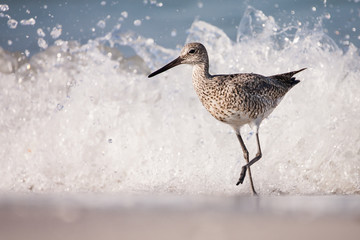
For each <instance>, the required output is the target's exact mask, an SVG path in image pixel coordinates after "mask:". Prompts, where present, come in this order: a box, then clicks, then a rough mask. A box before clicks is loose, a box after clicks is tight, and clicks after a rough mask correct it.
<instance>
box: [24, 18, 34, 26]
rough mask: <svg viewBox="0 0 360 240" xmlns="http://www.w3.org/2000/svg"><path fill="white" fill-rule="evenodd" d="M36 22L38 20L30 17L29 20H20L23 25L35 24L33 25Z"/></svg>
mask: <svg viewBox="0 0 360 240" xmlns="http://www.w3.org/2000/svg"><path fill="white" fill-rule="evenodd" d="M35 23H36V21H35V19H34V18H29V19H27V20H26V19H23V20H21V21H20V24H21V25H23V26H28V25H30V26H33V25H35Z"/></svg>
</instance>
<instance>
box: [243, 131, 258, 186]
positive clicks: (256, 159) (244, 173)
mask: <svg viewBox="0 0 360 240" xmlns="http://www.w3.org/2000/svg"><path fill="white" fill-rule="evenodd" d="M256 142H257V146H258V152H257V154H256V156H255V157H254V158H253V159H252V160H251V161H250V162H248V163H247V164H246V165H244V166H243V167H242V169H241V174H240V179H239V182H240V183H243V181H244V178H245V175H246V169H249V167H250V166H251V165H253V164H254V163H256V162H257V161H259V159H260V158H261V157H262V153H261V147H260V140H259V132H258V130H257V131H256ZM249 175H250V172H249Z"/></svg>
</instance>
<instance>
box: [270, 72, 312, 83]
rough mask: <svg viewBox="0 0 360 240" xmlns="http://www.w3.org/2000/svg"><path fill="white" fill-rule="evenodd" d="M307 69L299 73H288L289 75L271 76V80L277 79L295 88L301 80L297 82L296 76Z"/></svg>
mask: <svg viewBox="0 0 360 240" xmlns="http://www.w3.org/2000/svg"><path fill="white" fill-rule="evenodd" d="M305 69H306V68H302V69H300V70H297V71H292V72H287V73H281V74H277V75H273V76H270V78H273V79H276V80H278V81H281V82H284V83H287V84H290V85H291V86H294V85H296V84H298V83H299V82H300V80H297V79H296V78H295V77H292V76H294V75H295V74H297V73H299V72H301V71H304V70H305Z"/></svg>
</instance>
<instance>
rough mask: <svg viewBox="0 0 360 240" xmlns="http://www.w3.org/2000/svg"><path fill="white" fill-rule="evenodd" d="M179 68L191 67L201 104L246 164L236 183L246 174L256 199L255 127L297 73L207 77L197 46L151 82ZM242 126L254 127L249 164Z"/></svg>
mask: <svg viewBox="0 0 360 240" xmlns="http://www.w3.org/2000/svg"><path fill="white" fill-rule="evenodd" d="M179 64H190V65H193V73H192V80H193V85H194V88H195V91H196V93H197V95H198V96H199V99H200V101H201V103H202V104H203V105H204V106H205V108H206V109H207V110H208V111H209V112H210V114H211V115H212V116H213V117H215V118H216V119H217V120H219V121H221V122H224V123H227V124H229V125H230V126H231V127H232V128H233V129H234V130H235V133H236V136H237V138H238V140H239V142H240V146H241V148H242V151H243V154H244V158H245V160H246V164H245V165H244V166H243V167H242V169H241V173H240V178H239V181H238V182H237V184H236V185H239V184H240V183H241V184H242V183H243V181H244V178H245V175H246V171H248V172H249V179H250V185H251V189H252V192H253V194H255V195H256V191H255V188H254V183H253V180H252V177H251V171H250V166H251V165H253V164H254V163H255V162H257V161H258V160H259V159H260V158H261V156H262V153H261V148H260V141H259V126H260V123H261V121H262V120H263V119H264V118H266V117H267V116H269V114H270V113H271V112H272V111H273V110H274V109H275V107H276V106H277V105H278V104H279V102H280V101H281V99H282V98H283V97H284V95H285V94H286V93H287V92H288V91H289V90H290V89H291V88H292V87H293V86H295V85H296V84H297V83H299V82H300V81H299V80H297V79H295V78H293V75H295V74H296V73H298V72H301V71H303V70H305V68H303V69H300V70H298V71H293V72H288V73H283V74H277V75H273V76H269V77H265V76H262V75H259V74H254V73H239V74H229V75H210V74H209V58H208V54H207V51H206V48H205V47H204V45H202V44H201V43H188V44H186V45H185V46H184V47H183V49H182V50H181V53H180V56H179V57H178V58H176V59H175V60H174V61H172V62H170V63H169V64H167V65H165V66H164V67H162V68H160V69H159V70H157V71H155V72H153V73H151V74H150V75H149V76H148V77H149V78H151V77H153V76H155V75H157V74H159V73H162V72H164V71H166V70H168V69H170V68H173V67H175V66H177V65H179ZM244 124H250V125H253V126H255V127H256V142H257V147H258V149H257V154H256V155H255V157H254V158H253V159H252V160H251V161H249V152H248V150H247V149H246V146H245V144H244V141H243V139H242V137H241V134H240V128H241V126H243V125H244Z"/></svg>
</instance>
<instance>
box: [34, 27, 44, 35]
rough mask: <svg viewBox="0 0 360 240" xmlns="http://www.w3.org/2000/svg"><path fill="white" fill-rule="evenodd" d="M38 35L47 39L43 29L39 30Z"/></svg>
mask: <svg viewBox="0 0 360 240" xmlns="http://www.w3.org/2000/svg"><path fill="white" fill-rule="evenodd" d="M36 33H37V35H38V36H39V37H45V33H44V31H43V30H42V29H41V28H38V30H37V31H36Z"/></svg>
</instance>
